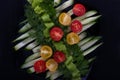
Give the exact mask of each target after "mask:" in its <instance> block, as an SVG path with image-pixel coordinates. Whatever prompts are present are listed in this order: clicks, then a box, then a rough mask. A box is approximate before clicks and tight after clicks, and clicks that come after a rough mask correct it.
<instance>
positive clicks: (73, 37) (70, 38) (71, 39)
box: [67, 32, 80, 45]
mask: <svg viewBox="0 0 120 80" xmlns="http://www.w3.org/2000/svg"><path fill="white" fill-rule="evenodd" d="M79 41H80V38H79V36H78V34H76V33H74V32H71V33H69V34H67V43H68V44H69V45H74V44H77V43H78V42H79Z"/></svg>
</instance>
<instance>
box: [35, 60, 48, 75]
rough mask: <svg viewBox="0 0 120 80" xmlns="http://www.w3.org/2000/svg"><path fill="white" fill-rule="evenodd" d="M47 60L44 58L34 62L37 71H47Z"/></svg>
mask: <svg viewBox="0 0 120 80" xmlns="http://www.w3.org/2000/svg"><path fill="white" fill-rule="evenodd" d="M45 64H46V62H45V61H44V60H39V61H36V62H35V64H34V70H35V72H36V73H42V72H45V71H46V65H45Z"/></svg>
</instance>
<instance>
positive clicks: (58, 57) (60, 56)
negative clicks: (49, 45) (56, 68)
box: [53, 51, 66, 63]
mask: <svg viewBox="0 0 120 80" xmlns="http://www.w3.org/2000/svg"><path fill="white" fill-rule="evenodd" d="M53 58H54V60H55V61H56V62H57V63H62V62H64V61H65V58H66V57H65V54H64V53H63V52H61V51H56V52H55V53H54V55H53Z"/></svg>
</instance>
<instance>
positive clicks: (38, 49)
mask: <svg viewBox="0 0 120 80" xmlns="http://www.w3.org/2000/svg"><path fill="white" fill-rule="evenodd" d="M40 48H41V46H37V47H35V48H33V49H32V51H33V53H38V52H40Z"/></svg>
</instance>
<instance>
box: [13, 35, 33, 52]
mask: <svg viewBox="0 0 120 80" xmlns="http://www.w3.org/2000/svg"><path fill="white" fill-rule="evenodd" d="M33 40H35V38H31V37H30V38H27V39H25V40H23V41H21V42H20V43H18V44H17V45H16V46H15V47H14V48H15V50H19V49H20V48H22V47H24V46H25V45H27V44H28V43H30V42H32V41H33Z"/></svg>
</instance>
